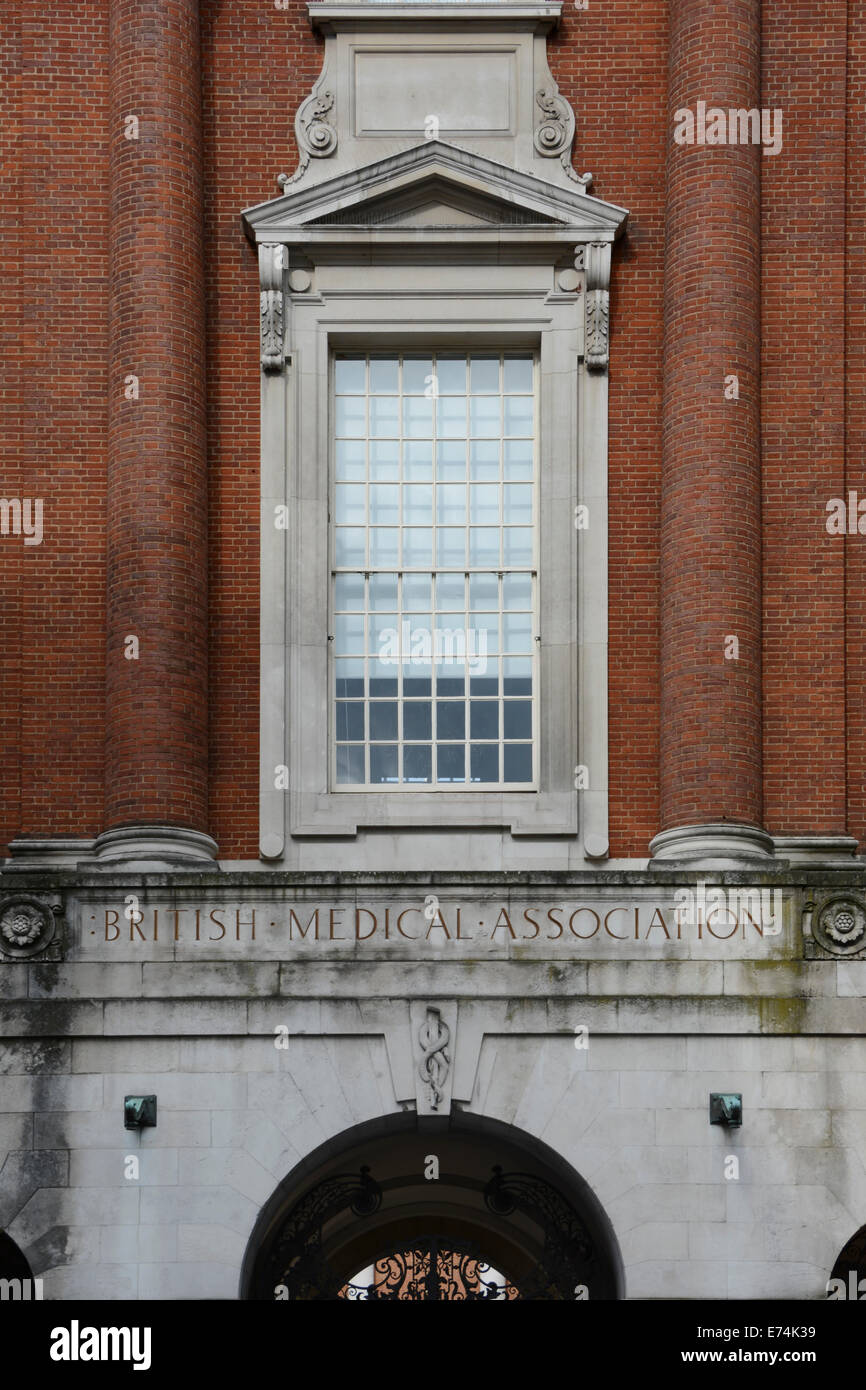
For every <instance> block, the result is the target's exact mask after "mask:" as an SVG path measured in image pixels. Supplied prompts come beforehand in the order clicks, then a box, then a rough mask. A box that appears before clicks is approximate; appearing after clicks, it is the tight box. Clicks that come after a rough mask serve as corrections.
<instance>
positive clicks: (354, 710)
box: [337, 700, 364, 742]
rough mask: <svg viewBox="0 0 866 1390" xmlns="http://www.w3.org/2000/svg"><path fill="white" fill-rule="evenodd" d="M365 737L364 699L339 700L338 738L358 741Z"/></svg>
mask: <svg viewBox="0 0 866 1390" xmlns="http://www.w3.org/2000/svg"><path fill="white" fill-rule="evenodd" d="M363 738H364V704H363V701H362V700H353V701H351V702H350V703H347V702H346V701H345V700H338V701H337V739H338V740H339V741H341V742H342V741H350V742H358V741H361V740H363Z"/></svg>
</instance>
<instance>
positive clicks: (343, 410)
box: [335, 396, 367, 438]
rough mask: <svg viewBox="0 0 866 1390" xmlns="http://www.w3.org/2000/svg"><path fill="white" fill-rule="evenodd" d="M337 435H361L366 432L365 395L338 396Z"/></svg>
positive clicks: (336, 412)
mask: <svg viewBox="0 0 866 1390" xmlns="http://www.w3.org/2000/svg"><path fill="white" fill-rule="evenodd" d="M335 414H336V422H337V436H338V438H339V437H344V436H345V435H353V436H359V435H360V436H361V437H363V435H364V434H365V432H366V420H367V401H366V397H364V396H337V399H336V411H335Z"/></svg>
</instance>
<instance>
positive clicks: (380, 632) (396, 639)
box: [367, 613, 400, 665]
mask: <svg viewBox="0 0 866 1390" xmlns="http://www.w3.org/2000/svg"><path fill="white" fill-rule="evenodd" d="M367 641H368V642H369V644H370V651H371V653H373V654H375V655H377V656H379V657H380V659H381V660H383V661H386V660H387V662H388V664H389V665H395V664H397V657H398V656H399V655H400V624H399V622H398V620H397V614H396V613H371V614H370V621H369V623H368V628H367Z"/></svg>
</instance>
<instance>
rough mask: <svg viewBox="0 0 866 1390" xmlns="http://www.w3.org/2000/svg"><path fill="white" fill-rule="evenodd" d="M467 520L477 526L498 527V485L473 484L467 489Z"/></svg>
mask: <svg viewBox="0 0 866 1390" xmlns="http://www.w3.org/2000/svg"><path fill="white" fill-rule="evenodd" d="M469 493H470V504H469V520H470V521H474V522H475V523H476V524H477V525H478V526H498V525H499V485H498V484H493V483H473V484H472V486H471V487H470V489H469Z"/></svg>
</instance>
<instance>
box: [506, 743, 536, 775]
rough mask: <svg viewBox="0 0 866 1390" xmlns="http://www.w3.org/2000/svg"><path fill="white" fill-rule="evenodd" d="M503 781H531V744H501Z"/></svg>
mask: <svg viewBox="0 0 866 1390" xmlns="http://www.w3.org/2000/svg"><path fill="white" fill-rule="evenodd" d="M503 754H504V757H503V775H502V780H503V781H504V782H531V781H532V744H531V743H506V744H504V745H503Z"/></svg>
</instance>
